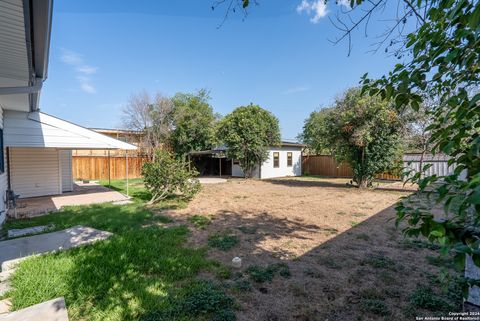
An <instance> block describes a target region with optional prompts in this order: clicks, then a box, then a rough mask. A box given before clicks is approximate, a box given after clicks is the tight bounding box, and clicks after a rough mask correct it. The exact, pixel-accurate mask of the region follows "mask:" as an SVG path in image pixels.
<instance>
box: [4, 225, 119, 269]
mask: <svg viewBox="0 0 480 321" xmlns="http://www.w3.org/2000/svg"><path fill="white" fill-rule="evenodd" d="M111 235H112V233H110V232H106V231H100V230H96V229H94V228H91V227H84V226H80V225H78V226H74V227H71V228H68V229H66V230H62V231H57V232H51V233H46V234H40V235H34V236H28V237H21V238H17V239H13V240H8V241H2V242H0V265H1V267H2V271H5V270H8V269H10V268H12V267H13V266H14V265H15V264H16V263H18V261H20V260H21V259H23V258H25V257H28V256H30V255H35V254H41V253H46V252H51V251H56V250H66V249H69V248H72V247H76V246H80V245H84V244H89V243H92V242H95V241H99V240H104V239H106V238H108V237H110V236H111Z"/></svg>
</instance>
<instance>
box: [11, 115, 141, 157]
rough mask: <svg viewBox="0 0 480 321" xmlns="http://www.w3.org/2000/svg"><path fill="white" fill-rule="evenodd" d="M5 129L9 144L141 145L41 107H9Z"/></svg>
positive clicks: (109, 147)
mask: <svg viewBox="0 0 480 321" xmlns="http://www.w3.org/2000/svg"><path fill="white" fill-rule="evenodd" d="M3 130H4V132H3V137H4V145H5V146H6V147H43V148H61V149H125V150H134V149H137V147H136V146H135V145H132V144H128V143H125V142H122V141H120V140H117V139H114V138H111V137H108V136H105V135H102V134H100V133H97V132H94V131H93V130H90V129H87V128H85V127H82V126H79V125H75V124H73V123H70V122H68V121H65V120H62V119H60V118H56V117H53V116H50V115H48V114H45V113H42V112H39V111H36V112H30V113H28V112H21V111H12V110H5V112H4V129H3Z"/></svg>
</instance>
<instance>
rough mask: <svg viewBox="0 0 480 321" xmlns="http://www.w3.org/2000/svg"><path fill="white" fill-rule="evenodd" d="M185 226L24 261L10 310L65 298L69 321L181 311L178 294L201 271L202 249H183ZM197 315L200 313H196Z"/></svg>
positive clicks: (137, 233)
mask: <svg viewBox="0 0 480 321" xmlns="http://www.w3.org/2000/svg"><path fill="white" fill-rule="evenodd" d="M187 233H188V230H187V229H186V227H184V226H181V227H175V228H168V229H167V228H159V227H149V228H144V229H138V230H135V231H127V232H125V233H123V234H121V235H114V236H112V237H111V238H110V239H108V240H106V241H102V242H97V243H95V244H93V245H91V246H84V247H80V248H76V249H72V250H70V251H66V252H61V253H57V254H49V255H46V256H42V257H36V258H32V259H28V260H26V261H25V262H23V263H22V264H21V265H20V267H19V268H18V270H17V272H16V274H15V276H14V277H13V280H12V285H13V287H14V290H13V292H12V293H11V297H12V303H13V307H14V308H15V309H20V308H23V307H27V306H30V305H32V304H36V303H39V302H42V301H45V300H49V299H53V298H56V297H59V296H64V297H65V299H66V302H68V310H69V315H70V317H71V320H83V319H88V320H136V319H138V318H139V317H141V316H142V314H144V313H148V312H151V311H158V310H162V309H174V310H179V309H178V308H177V307H175V306H174V305H175V304H177V303H178V302H180V300H179V301H175V300H173V299H172V297H176V296H178V295H180V296H181V295H182V291H184V286H185V284H191V283H192V281H194V278H195V276H196V275H197V274H198V272H199V271H200V270H202V269H207V268H209V267H210V266H212V262H211V261H209V260H207V259H205V258H204V256H205V250H203V249H190V248H186V247H183V246H182V244H183V243H184V242H185V240H186V236H187ZM200 315H201V314H200Z"/></svg>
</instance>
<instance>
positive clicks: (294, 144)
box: [280, 141, 307, 147]
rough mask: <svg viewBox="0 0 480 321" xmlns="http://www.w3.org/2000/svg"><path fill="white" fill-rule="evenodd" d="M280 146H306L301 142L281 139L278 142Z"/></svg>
mask: <svg viewBox="0 0 480 321" xmlns="http://www.w3.org/2000/svg"><path fill="white" fill-rule="evenodd" d="M280 146H281V147H307V145H305V144H302V143H296V142H286V141H282V142H281V143H280Z"/></svg>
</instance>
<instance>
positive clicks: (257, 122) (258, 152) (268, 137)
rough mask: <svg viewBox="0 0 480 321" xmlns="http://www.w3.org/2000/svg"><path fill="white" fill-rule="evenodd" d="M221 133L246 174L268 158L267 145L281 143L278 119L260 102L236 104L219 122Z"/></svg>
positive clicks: (229, 153)
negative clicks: (244, 104) (257, 103)
mask: <svg viewBox="0 0 480 321" xmlns="http://www.w3.org/2000/svg"><path fill="white" fill-rule="evenodd" d="M218 137H219V138H220V139H221V140H222V142H223V143H224V144H225V145H226V146H227V147H228V150H227V156H228V157H229V158H231V159H235V160H238V161H239V162H240V166H241V168H242V170H243V172H244V174H245V176H246V177H251V176H252V175H253V171H254V169H255V167H256V166H257V165H258V164H261V163H263V162H264V161H265V160H266V159H267V158H268V153H267V148H268V147H269V146H276V145H278V144H280V127H279V125H278V119H277V118H276V117H275V116H274V115H273V114H272V113H270V112H269V111H267V110H265V109H262V108H260V106H257V105H248V106H242V107H238V108H236V109H235V110H234V111H233V112H231V113H230V114H228V115H227V116H226V117H225V118H224V119H223V120H222V121H221V122H220V124H219V127H218Z"/></svg>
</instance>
